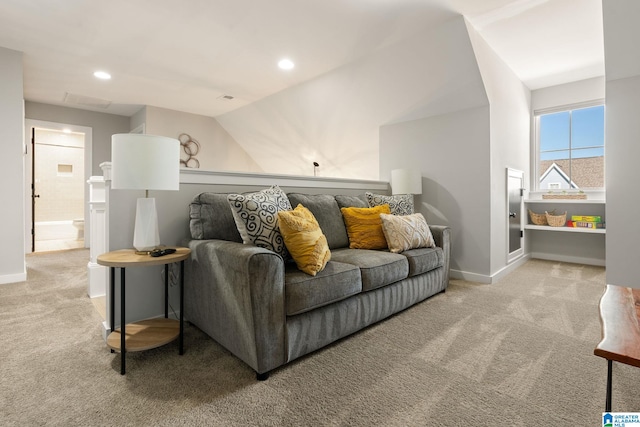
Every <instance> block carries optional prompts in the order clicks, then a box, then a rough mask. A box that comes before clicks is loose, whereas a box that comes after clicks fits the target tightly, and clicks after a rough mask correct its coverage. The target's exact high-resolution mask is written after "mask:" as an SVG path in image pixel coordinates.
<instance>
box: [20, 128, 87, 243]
mask: <svg viewBox="0 0 640 427" xmlns="http://www.w3.org/2000/svg"><path fill="white" fill-rule="evenodd" d="M27 130H28V136H29V141H28V144H27V154H28V156H27V158H28V162H27V165H26V166H28V167H26V168H25V169H28V173H27V176H26V177H25V178H26V183H27V185H26V186H25V187H26V188H27V192H28V198H27V200H28V201H29V203H30V205H31V206H29V207H28V209H27V210H26V211H27V212H28V215H27V216H28V218H27V221H26V228H27V240H28V241H27V245H26V246H27V250H28V251H30V252H46V251H59V250H67V249H76V248H84V247H88V246H89V245H88V243H89V242H88V241H87V239H86V238H85V237H86V236H85V228H87V227H86V226H85V219H86V217H87V212H86V211H87V209H86V205H87V203H86V202H85V201H86V199H87V184H86V181H87V176H88V175H90V171H88V170H87V169H88V168H87V167H86V165H87V164H88V162H87V159H88V158H90V157H89V156H88V154H89V153H87V148H90V146H89V147H87V140H88V139H89V141H90V135H89V138H88V135H87V132H86V128H84V129H82V128H79V127H75V129H74V127H67V126H65V125H62V124H54V123H46V122H44V123H43V122H39V123H31V124H30V125H28V128H27ZM89 169H90V167H89ZM87 229H88V228H87Z"/></svg>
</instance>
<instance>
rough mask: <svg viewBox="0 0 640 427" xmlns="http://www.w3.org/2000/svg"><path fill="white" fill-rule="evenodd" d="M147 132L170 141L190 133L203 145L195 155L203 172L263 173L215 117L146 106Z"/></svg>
mask: <svg viewBox="0 0 640 427" xmlns="http://www.w3.org/2000/svg"><path fill="white" fill-rule="evenodd" d="M145 133H148V134H151V135H162V136H167V137H170V138H178V136H179V135H180V134H181V133H186V134H189V136H191V137H192V138H193V139H195V140H197V141H198V142H199V143H200V151H199V152H198V154H197V155H196V156H195V158H196V159H198V161H199V162H200V169H205V170H228V171H243V172H262V169H261V168H260V166H259V165H258V164H257V163H256V162H255V161H254V159H253V158H252V157H251V156H249V154H247V152H246V151H245V150H244V149H243V148H242V147H241V146H240V145H238V143H237V142H236V141H235V140H234V139H233V138H232V137H231V135H229V133H228V132H227V131H226V130H225V129H224V128H223V127H222V126H220V124H219V123H218V122H217V121H216V119H214V118H212V117H206V116H200V115H197V114H190V113H183V112H180V111H174V110H167V109H165V108H158V107H152V106H147V107H146V122H145ZM183 157H184V158H185V159H186V158H187V157H186V155H183Z"/></svg>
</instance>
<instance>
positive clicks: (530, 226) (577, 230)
mask: <svg viewBox="0 0 640 427" xmlns="http://www.w3.org/2000/svg"><path fill="white" fill-rule="evenodd" d="M524 228H525V230H541V231H562V232H567V233H590V234H606V232H607V230H606V229H604V228H583V227H551V226H549V225H534V224H527V225H525V226H524Z"/></svg>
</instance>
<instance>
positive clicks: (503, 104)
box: [467, 25, 531, 276]
mask: <svg viewBox="0 0 640 427" xmlns="http://www.w3.org/2000/svg"><path fill="white" fill-rule="evenodd" d="M467 27H468V31H469V37H470V40H471V43H472V45H473V50H474V52H475V55H476V58H477V60H478V67H479V69H480V74H481V75H482V81H483V83H484V87H485V89H486V91H487V96H488V98H489V105H490V110H489V111H490V130H489V133H490V147H489V151H490V153H491V157H490V159H489V164H488V165H487V167H488V168H489V169H490V176H491V185H490V190H489V193H488V196H489V197H490V198H491V202H490V203H491V208H490V209H491V211H490V214H489V218H490V229H491V237H490V242H491V243H490V247H489V248H487V250H489V251H490V253H491V264H490V268H489V275H490V276H494V275H496V274H498V273H499V272H500V271H501V270H503V269H504V268H505V267H506V266H507V257H508V253H509V245H508V242H509V240H508V235H507V224H508V222H509V218H508V214H507V211H508V209H507V204H508V197H507V168H511V169H516V170H520V171H523V172H524V176H525V188H526V187H528V185H529V179H528V177H529V165H530V161H529V152H530V148H529V147H530V145H529V143H530V133H531V132H530V123H531V112H530V104H531V92H530V91H529V89H528V88H527V87H526V86H525V85H524V84H523V83H522V82H521V81H520V79H518V78H517V77H516V75H515V74H514V73H513V71H512V70H511V69H510V68H509V67H508V66H507V65H506V64H505V63H504V61H503V60H502V59H501V58H500V57H498V55H497V54H496V53H495V52H494V50H493V49H492V48H491V47H490V46H489V45H488V44H487V43H486V42H485V40H484V39H483V38H482V37H480V35H479V34H478V33H477V32H476V30H475V29H474V28H473V27H472V26H471V25H467ZM523 244H524V242H523Z"/></svg>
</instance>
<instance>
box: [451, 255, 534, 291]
mask: <svg viewBox="0 0 640 427" xmlns="http://www.w3.org/2000/svg"><path fill="white" fill-rule="evenodd" d="M529 259H531V256H530V255H529V254H526V255H523V256H521V257H520V258H518V259H517V260H515V261H512V262H511V264H509V265H507V266H506V267H504V268H502V269H500V270H499V271H498V272H496V273H493V274H492V275H486V274H478V273H472V272H470V271H462V270H453V269H452V270H450V271H449V277H450V278H452V279H458V280H465V281H467V282H477V283H484V284H487V285H490V284H492V283H496V282H497V281H499V280H500V279H502V278H503V277H504V276H506V275H507V274H509V273H511V272H512V271H515V270H516V269H517V268H518V267H520V266H521V265H523V264H524V263H525V262H527V261H528V260H529Z"/></svg>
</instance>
